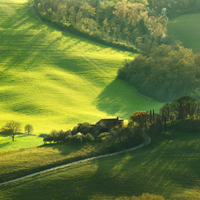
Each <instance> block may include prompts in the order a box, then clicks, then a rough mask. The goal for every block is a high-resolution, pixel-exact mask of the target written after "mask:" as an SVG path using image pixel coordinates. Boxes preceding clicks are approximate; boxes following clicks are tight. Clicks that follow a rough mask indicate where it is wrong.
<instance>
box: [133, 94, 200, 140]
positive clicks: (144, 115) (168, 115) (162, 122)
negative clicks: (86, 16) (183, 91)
mask: <svg viewBox="0 0 200 200" xmlns="http://www.w3.org/2000/svg"><path fill="white" fill-rule="evenodd" d="M131 123H134V126H136V127H137V128H138V129H139V130H141V129H142V130H143V131H144V132H146V133H147V134H149V135H150V136H151V137H152V138H159V136H160V135H161V133H162V132H166V131H171V130H176V131H184V132H196V131H200V101H198V100H196V99H194V98H192V97H190V96H183V97H180V98H178V99H175V100H173V101H172V102H170V103H165V104H164V105H163V106H162V107H161V108H160V111H159V113H154V110H153V111H151V110H150V112H147V111H136V112H134V114H132V115H131V116H130V118H129V126H130V124H131ZM135 123H136V125H135Z"/></svg>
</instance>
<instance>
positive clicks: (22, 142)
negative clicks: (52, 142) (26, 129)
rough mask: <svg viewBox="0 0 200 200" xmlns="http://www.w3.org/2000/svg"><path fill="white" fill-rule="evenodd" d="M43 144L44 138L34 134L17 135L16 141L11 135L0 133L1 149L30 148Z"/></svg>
mask: <svg viewBox="0 0 200 200" xmlns="http://www.w3.org/2000/svg"><path fill="white" fill-rule="evenodd" d="M41 144H43V138H41V137H38V136H34V135H25V134H23V135H16V136H15V139H14V142H12V138H11V137H10V136H5V135H1V134H0V151H8V150H15V149H20V148H29V147H33V146H39V145H41Z"/></svg>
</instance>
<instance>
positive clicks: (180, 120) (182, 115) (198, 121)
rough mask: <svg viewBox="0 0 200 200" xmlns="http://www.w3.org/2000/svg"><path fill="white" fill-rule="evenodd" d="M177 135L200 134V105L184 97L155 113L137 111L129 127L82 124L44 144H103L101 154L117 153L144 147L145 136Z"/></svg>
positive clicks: (50, 136)
mask: <svg viewBox="0 0 200 200" xmlns="http://www.w3.org/2000/svg"><path fill="white" fill-rule="evenodd" d="M173 129H175V130H176V131H186V132H194V131H200V101H198V100H196V99H194V98H192V97H189V96H183V97H181V98H178V99H175V100H173V101H172V102H170V103H165V104H164V105H163V106H162V107H161V108H160V110H159V113H155V112H154V110H150V111H135V112H134V113H133V114H132V115H131V116H130V117H129V121H128V123H127V124H121V125H118V126H115V127H113V128H112V129H111V130H109V129H108V128H107V127H101V128H100V129H99V127H95V126H93V125H92V124H90V123H80V124H78V125H77V126H75V127H74V128H73V129H72V130H67V131H65V132H64V131H62V130H61V131H52V132H51V133H50V134H48V135H46V136H45V137H44V143H45V144H47V143H50V144H51V143H56V144H59V143H65V144H81V143H101V144H102V145H101V151H102V150H106V151H109V152H114V151H118V150H122V149H127V148H130V147H133V146H135V145H138V144H141V142H142V141H143V140H144V134H148V135H149V136H151V138H152V139H159V138H160V136H161V135H162V133H164V132H168V131H171V130H173Z"/></svg>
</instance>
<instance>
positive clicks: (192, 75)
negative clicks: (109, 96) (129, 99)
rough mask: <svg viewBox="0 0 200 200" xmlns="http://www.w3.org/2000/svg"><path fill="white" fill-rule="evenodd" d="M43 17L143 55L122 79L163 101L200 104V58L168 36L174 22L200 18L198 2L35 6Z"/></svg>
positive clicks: (39, 0)
mask: <svg viewBox="0 0 200 200" xmlns="http://www.w3.org/2000/svg"><path fill="white" fill-rule="evenodd" d="M34 2H35V8H36V9H37V11H38V13H39V15H40V16H41V17H42V18H43V19H45V20H48V21H50V22H53V23H55V24H56V25H59V26H60V27H65V28H66V29H67V30H68V31H72V32H74V33H79V34H82V35H84V36H88V37H90V38H92V39H95V40H96V41H100V42H102V43H103V42H104V43H107V44H116V45H119V46H124V47H126V48H130V49H137V51H138V52H140V55H139V56H138V57H137V58H136V59H135V60H133V61H126V63H125V65H124V67H122V68H121V69H119V71H118V77H119V78H122V79H124V80H126V81H128V82H129V83H130V84H132V85H133V86H134V87H136V88H137V89H138V91H139V92H140V93H142V94H144V95H147V96H149V97H152V98H154V99H156V100H159V101H164V102H166V101H172V100H173V99H175V98H179V97H181V96H186V95H188V96H192V97H194V98H200V92H199V88H200V54H194V53H193V52H192V50H189V49H186V48H184V47H183V46H182V44H181V42H180V41H177V40H176V39H175V38H174V37H173V36H171V35H169V34H168V32H167V24H168V20H169V18H172V17H175V16H179V15H181V14H188V13H194V12H200V1H198V0H176V1H175V0H162V1H161V0H148V1H145V0H130V1H117V0H109V1H108V0H76V1H74V0H34Z"/></svg>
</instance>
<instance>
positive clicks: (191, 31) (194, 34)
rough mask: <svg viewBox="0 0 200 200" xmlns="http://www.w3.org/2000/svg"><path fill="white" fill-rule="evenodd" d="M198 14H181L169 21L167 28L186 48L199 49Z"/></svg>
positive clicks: (199, 30) (199, 17) (199, 20)
mask: <svg viewBox="0 0 200 200" xmlns="http://www.w3.org/2000/svg"><path fill="white" fill-rule="evenodd" d="M199 22H200V14H190V15H182V16H179V17H177V18H174V19H172V20H170V21H169V24H168V30H169V32H171V33H172V34H175V36H176V37H177V39H179V40H180V41H181V42H183V45H184V46H185V47H186V48H192V49H194V50H195V49H197V50H198V51H199V49H200V40H199V37H200V26H199Z"/></svg>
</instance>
